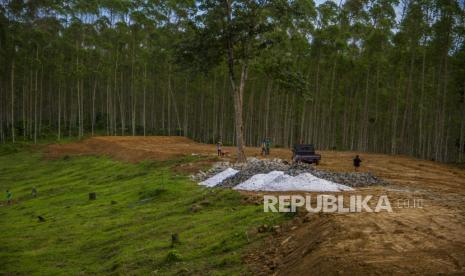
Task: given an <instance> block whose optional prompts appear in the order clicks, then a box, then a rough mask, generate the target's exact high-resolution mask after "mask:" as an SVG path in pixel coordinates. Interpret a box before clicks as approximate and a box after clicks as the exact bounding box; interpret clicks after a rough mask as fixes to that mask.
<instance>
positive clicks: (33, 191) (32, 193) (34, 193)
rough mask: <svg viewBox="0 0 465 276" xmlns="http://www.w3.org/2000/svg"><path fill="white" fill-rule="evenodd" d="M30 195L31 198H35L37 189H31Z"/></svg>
mask: <svg viewBox="0 0 465 276" xmlns="http://www.w3.org/2000/svg"><path fill="white" fill-rule="evenodd" d="M31 195H32V197H37V189H36V187H32V191H31Z"/></svg>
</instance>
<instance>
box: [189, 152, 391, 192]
mask: <svg viewBox="0 0 465 276" xmlns="http://www.w3.org/2000/svg"><path fill="white" fill-rule="evenodd" d="M227 168H233V169H236V170H239V172H238V173H237V174H236V175H234V176H232V177H229V178H227V179H225V180H224V181H223V182H222V183H220V184H219V185H217V187H223V188H232V187H234V186H236V185H238V184H240V183H242V182H244V181H246V180H247V179H249V178H251V177H252V176H254V175H256V174H259V173H269V172H271V171H284V173H286V174H289V175H291V176H296V175H299V174H301V173H311V174H313V175H314V176H316V177H319V178H322V179H326V180H329V181H332V182H335V183H339V184H344V185H347V186H350V187H364V186H373V185H387V184H388V183H387V182H385V181H384V180H382V179H380V178H378V177H376V176H374V175H373V174H372V173H369V172H368V173H358V172H344V173H338V172H329V171H324V170H320V169H317V168H316V167H314V166H312V165H308V164H303V163H296V164H289V163H288V162H286V161H283V160H281V159H272V160H268V159H265V160H260V159H256V158H249V159H248V160H247V163H243V164H235V163H230V162H218V163H216V164H215V165H214V166H213V167H212V168H211V169H210V170H208V171H206V172H202V171H200V172H199V173H197V174H195V175H193V176H192V179H193V180H195V181H197V182H200V181H203V180H205V179H207V178H209V177H211V176H213V175H215V174H217V173H220V172H222V171H224V170H225V169H227Z"/></svg>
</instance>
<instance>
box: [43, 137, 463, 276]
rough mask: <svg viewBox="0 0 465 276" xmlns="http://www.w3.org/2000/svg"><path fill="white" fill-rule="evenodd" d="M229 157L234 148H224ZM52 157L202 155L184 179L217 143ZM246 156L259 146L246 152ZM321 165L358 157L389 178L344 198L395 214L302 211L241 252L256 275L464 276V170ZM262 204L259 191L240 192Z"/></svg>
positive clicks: (75, 146)
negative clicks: (370, 201)
mask: <svg viewBox="0 0 465 276" xmlns="http://www.w3.org/2000/svg"><path fill="white" fill-rule="evenodd" d="M223 149H224V150H225V151H227V152H229V153H230V154H229V155H227V156H226V157H225V158H222V159H226V160H232V159H233V158H234V152H235V148H234V147H224V148H223ZM44 152H45V156H46V157H47V158H49V159H58V158H61V157H63V156H67V155H68V156H72V155H105V156H108V157H111V158H114V159H117V160H122V161H129V162H135V163H137V162H138V161H142V160H146V159H149V160H158V161H168V160H172V159H175V158H183V157H186V156H205V157H207V158H201V159H199V160H198V161H195V162H183V163H180V164H177V165H175V166H172V167H171V169H172V170H174V171H175V172H177V173H184V174H189V173H193V172H195V171H197V170H198V169H200V168H202V169H204V168H207V167H208V166H209V165H210V164H211V163H213V162H215V161H217V160H220V159H219V158H217V157H215V156H216V149H215V145H207V144H199V143H196V142H193V141H192V140H189V139H187V138H183V137H95V138H89V139H85V140H83V141H81V142H77V143H69V144H61V145H49V146H47V147H46V148H45V150H44ZM246 153H247V155H248V156H259V153H260V149H259V148H252V147H249V148H247V149H246ZM319 153H321V155H322V162H321V164H320V165H319V168H321V169H325V170H332V171H353V168H352V162H351V159H352V158H353V156H354V155H355V154H359V155H360V156H361V158H362V160H363V163H362V169H361V171H365V172H366V171H370V172H372V173H374V174H375V175H376V176H378V177H381V178H383V179H384V180H386V181H388V182H389V183H390V185H388V186H383V187H379V186H378V187H366V188H359V189H357V190H356V191H355V192H345V193H343V194H344V195H349V194H351V193H353V194H357V195H358V194H362V195H374V196H379V195H388V197H389V199H390V202H391V204H392V207H393V208H394V212H393V213H387V212H382V213H349V214H306V213H300V214H298V215H297V216H296V217H294V219H292V220H291V221H288V222H286V223H283V225H282V231H280V232H279V233H275V234H274V235H270V236H269V237H268V238H267V239H266V240H265V241H264V244H262V245H261V246H256V247H254V248H253V249H251V250H249V252H248V253H247V254H246V257H245V262H246V263H247V264H248V266H249V269H251V270H252V271H253V272H254V273H255V274H270V273H276V274H277V275H289V274H291V275H302V274H308V273H312V272H313V273H325V272H329V273H339V272H341V273H348V274H353V273H369V274H377V273H379V274H384V273H389V274H392V273H399V274H406V273H418V274H424V273H465V170H463V169H460V168H458V167H455V166H451V165H446V164H440V163H436V162H431V161H425V160H419V159H414V158H411V157H406V156H390V155H383V154H369V153H361V152H358V153H357V152H337V151H320V152H319ZM275 157H278V158H282V159H290V157H291V152H290V150H289V149H272V150H271V155H270V156H269V158H275ZM243 194H244V195H245V196H247V197H249V198H254V199H255V200H258V201H259V202H260V199H261V197H260V195H261V194H260V193H243ZM414 199H415V200H418V199H420V200H422V203H423V206H422V207H423V208H406V206H405V205H404V204H405V202H406V201H407V200H409V202H410V204H412V202H413V200H414Z"/></svg>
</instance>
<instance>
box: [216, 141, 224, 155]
mask: <svg viewBox="0 0 465 276" xmlns="http://www.w3.org/2000/svg"><path fill="white" fill-rule="evenodd" d="M222 145H223V143H221V140H220V141H218V143H216V151H217V153H218V156H221V155H222V154H221V146H222Z"/></svg>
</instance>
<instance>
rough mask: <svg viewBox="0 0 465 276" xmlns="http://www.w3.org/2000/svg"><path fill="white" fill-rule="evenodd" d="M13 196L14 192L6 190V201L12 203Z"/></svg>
mask: <svg viewBox="0 0 465 276" xmlns="http://www.w3.org/2000/svg"><path fill="white" fill-rule="evenodd" d="M12 198H13V194H12V193H11V192H10V190H6V203H7V204H8V205H10V204H11V199H12Z"/></svg>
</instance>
